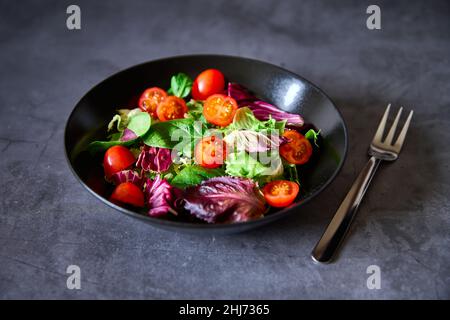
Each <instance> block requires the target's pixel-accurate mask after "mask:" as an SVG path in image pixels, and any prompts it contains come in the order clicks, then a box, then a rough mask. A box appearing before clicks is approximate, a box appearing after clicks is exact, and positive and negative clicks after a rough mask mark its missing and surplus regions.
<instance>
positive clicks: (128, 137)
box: [120, 128, 138, 141]
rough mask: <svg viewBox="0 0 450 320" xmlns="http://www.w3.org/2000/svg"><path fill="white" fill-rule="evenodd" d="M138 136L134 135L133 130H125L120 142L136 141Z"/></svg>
mask: <svg viewBox="0 0 450 320" xmlns="http://www.w3.org/2000/svg"><path fill="white" fill-rule="evenodd" d="M137 137H138V136H137V135H136V134H135V133H134V131H133V130H130V129H128V128H125V130H123V134H122V137H120V141H130V140H134V139H136V138H137Z"/></svg>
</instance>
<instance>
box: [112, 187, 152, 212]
mask: <svg viewBox="0 0 450 320" xmlns="http://www.w3.org/2000/svg"><path fill="white" fill-rule="evenodd" d="M110 201H111V202H113V203H115V204H131V205H132V206H135V207H143V206H144V193H143V192H142V190H141V189H140V188H139V187H138V186H137V185H135V184H134V183H131V182H124V183H121V184H119V185H118V186H117V187H116V188H115V189H114V191H113V193H112V194H111V197H110Z"/></svg>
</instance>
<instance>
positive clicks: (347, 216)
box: [311, 157, 381, 263]
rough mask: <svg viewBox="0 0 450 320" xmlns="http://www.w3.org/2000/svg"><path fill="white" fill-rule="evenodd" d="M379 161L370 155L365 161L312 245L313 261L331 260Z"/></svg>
mask: <svg viewBox="0 0 450 320" xmlns="http://www.w3.org/2000/svg"><path fill="white" fill-rule="evenodd" d="M380 162H381V160H380V159H377V158H375V157H371V158H370V159H369V162H367V164H366V166H365V167H364V168H363V169H362V171H361V172H360V174H359V175H358V178H356V180H355V182H354V183H353V185H352V187H351V189H350V191H349V192H348V193H347V195H346V196H345V199H344V201H342V203H341V206H340V207H339V209H338V210H337V211H336V213H335V215H334V217H333V219H332V220H331V222H330V224H329V225H328V227H327V229H326V230H325V232H324V234H323V235H322V237H321V238H320V240H319V242H318V243H317V244H316V246H315V247H314V249H313V251H312V254H311V256H312V258H313V260H314V261H317V262H324V263H326V262H330V261H331V259H332V258H333V256H334V254H335V253H336V251H337V249H338V247H339V245H340V244H341V242H342V240H343V239H344V237H345V235H346V234H347V231H348V229H349V227H350V224H351V223H352V221H353V218H354V217H355V215H356V211H357V210H358V207H359V204H360V203H361V200H362V198H363V197H364V194H365V193H366V190H367V188H368V187H369V184H370V181H371V180H372V178H373V176H374V175H375V172H376V170H377V168H378V166H379V164H380Z"/></svg>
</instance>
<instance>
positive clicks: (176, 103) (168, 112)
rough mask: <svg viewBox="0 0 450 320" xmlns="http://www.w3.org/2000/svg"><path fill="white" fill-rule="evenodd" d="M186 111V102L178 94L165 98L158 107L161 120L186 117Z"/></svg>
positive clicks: (157, 111)
mask: <svg viewBox="0 0 450 320" xmlns="http://www.w3.org/2000/svg"><path fill="white" fill-rule="evenodd" d="M186 112H188V108H187V106H186V102H184V100H183V99H181V98H178V97H176V96H169V97H167V98H165V99H164V100H163V101H162V102H161V103H160V104H158V107H157V108H156V114H157V115H158V119H159V120H161V121H168V120H173V119H181V118H184V114H185V113H186Z"/></svg>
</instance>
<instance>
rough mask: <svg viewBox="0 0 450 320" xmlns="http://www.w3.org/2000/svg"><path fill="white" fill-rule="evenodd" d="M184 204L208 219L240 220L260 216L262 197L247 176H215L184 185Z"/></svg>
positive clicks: (263, 205)
mask: <svg viewBox="0 0 450 320" xmlns="http://www.w3.org/2000/svg"><path fill="white" fill-rule="evenodd" d="M183 198H184V199H183V204H184V208H185V209H186V210H188V211H189V212H190V213H191V214H192V215H194V216H195V217H197V218H199V219H201V220H204V221H206V222H209V223H215V222H223V223H230V222H244V221H249V220H254V219H258V218H261V217H262V216H263V215H264V212H265V210H266V208H265V201H264V198H263V197H262V195H261V194H260V193H259V191H258V188H257V186H256V184H255V182H254V181H253V180H251V179H242V178H236V177H217V178H211V179H209V180H206V181H203V182H202V183H201V184H199V185H198V186H195V187H190V188H187V189H186V190H185V192H184V195H183Z"/></svg>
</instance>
